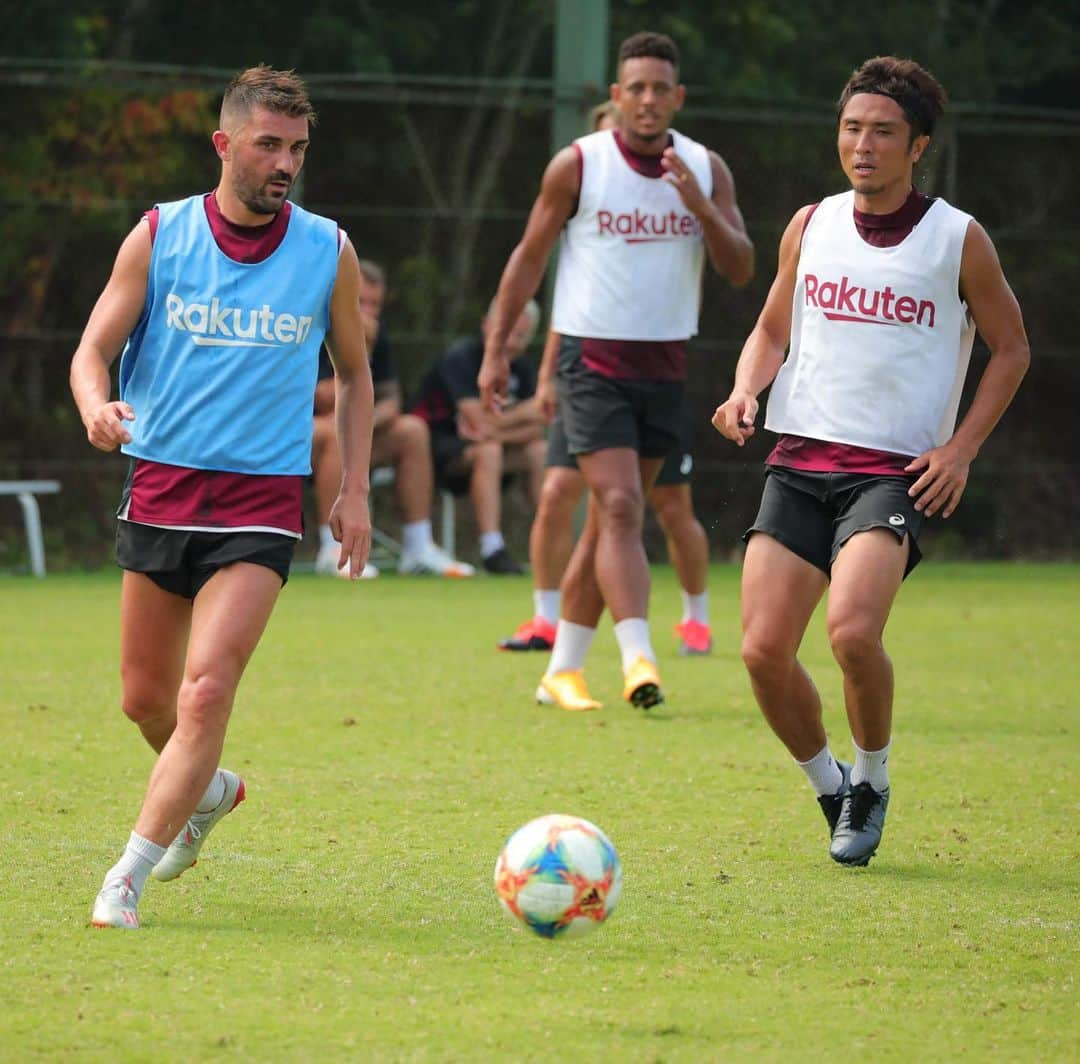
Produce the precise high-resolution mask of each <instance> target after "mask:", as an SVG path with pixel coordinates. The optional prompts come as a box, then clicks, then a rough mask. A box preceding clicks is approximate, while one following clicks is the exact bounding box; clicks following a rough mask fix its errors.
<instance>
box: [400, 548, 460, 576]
mask: <svg viewBox="0 0 1080 1064" xmlns="http://www.w3.org/2000/svg"><path fill="white" fill-rule="evenodd" d="M398 572H399V573H401V574H403V575H404V576H446V577H450V578H451V579H464V578H465V577H467V576H472V575H473V574H474V573H475V572H476V570H475V569H474V568H473V567H472V566H471V565H469V564H467V563H466V562H459V561H458V560H457V559H456V558H451V557H450V555H449V554H447V553H446V551H444V550H443V549H442V548H441V547H438V546H436V545H435V544H434V543H429V544H428V545H427V546H426V547H425V548H424V549H423V550H419V551H402V553H401V560H400V561H399V562H398Z"/></svg>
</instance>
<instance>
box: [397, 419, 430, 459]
mask: <svg viewBox="0 0 1080 1064" xmlns="http://www.w3.org/2000/svg"><path fill="white" fill-rule="evenodd" d="M396 428H397V432H398V434H399V435H400V437H401V443H402V448H403V449H404V450H407V451H414V452H421V451H423V452H426V451H427V449H428V447H429V446H430V437H431V432H430V430H429V429H428V424H427V422H426V421H425V420H424V419H423V418H420V417H417V416H416V415H415V414H402V415H401V416H400V417H399V418H398V419H397V422H396Z"/></svg>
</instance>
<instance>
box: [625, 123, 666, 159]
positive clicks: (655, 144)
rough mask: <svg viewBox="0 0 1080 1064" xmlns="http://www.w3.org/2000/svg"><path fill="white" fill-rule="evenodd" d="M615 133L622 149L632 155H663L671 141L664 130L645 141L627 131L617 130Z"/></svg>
mask: <svg viewBox="0 0 1080 1064" xmlns="http://www.w3.org/2000/svg"><path fill="white" fill-rule="evenodd" d="M615 132H616V134H617V135H618V137H619V140H621V141H622V145H623V147H624V148H626V150H627V151H629V152H633V153H634V155H663V153H664V149H665V148H666V147H667V146H668V144H669V143H670V141H671V134H670V131H669V130H666V129H665V130H664V132H663V133H661V134H660V135H659V136H656V137H649V138H648V139H647V140H646V139H645V138H643V137H639V136H637V135H636V134H635V133H634V132H633V131H632V130H629V129H617V130H616V131H615Z"/></svg>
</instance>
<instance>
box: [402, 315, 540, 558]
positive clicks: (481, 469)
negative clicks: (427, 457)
mask: <svg viewBox="0 0 1080 1064" xmlns="http://www.w3.org/2000/svg"><path fill="white" fill-rule="evenodd" d="M489 317H490V311H489V314H487V315H485V316H484V320H483V323H482V327H481V332H479V333H477V334H475V335H473V336H467V337H463V338H462V339H460V340H456V341H455V342H454V343H453V344H451V345H450V347H449V348H447V350H446V351H445V352H444V353H443V354H442V355H441V356H440V357H439V358H438V359H437V360H436V362H435V364H434V365H433V366H432V367H431V369H430V370H429V371H428V373H427V376H426V377H425V378H424V380H423V382H422V384H421V385H420V389H419V391H418V393H417V396H416V400H415V402H414V404H413V413H414V414H416V415H417V416H418V417H420V418H422V419H423V420H424V421H425V422H426V423H427V425H428V427H429V428H430V430H431V454H432V458H433V460H434V465H435V473H436V476H437V477H438V480H439V483H440V484H441V485H442V486H443V487H445V488H446V489H447V490H448V491H452V492H453V493H454V494H455V495H463V494H465V493H466V492H467V493H468V495H469V498H470V500H471V501H472V506H473V513H474V515H475V517H476V526H477V529H478V531H479V534H480V544H479V546H480V557H481V561H482V564H483V566H484V569H486V570H487V571H488V572H489V573H493V574H495V575H497V576H509V575H517V574H521V573H523V572H524V571H525V570H524V569H523V568H522V567H521V565H520V563H519V562H518V561H517V560H516V559H515V558H514V557H513V556H512V555H511V554H510V552H509V550H508V549H507V547H506V541H505V539H504V538H503V533H502V489H503V483H504V478H505V477H506V476H507V475H509V474H513V473H521V474H523V475H524V476H525V478H526V488H527V490H528V495H529V501H530V502H531V504H532V505H533V507H535V506H536V505H537V502H538V500H539V498H540V485H541V482H542V480H543V475H544V455H545V453H546V450H547V444H546V442H545V440H544V419H543V418H542V417H541V415H540V411H539V408H538V406H537V403H536V371H535V370H534V369H533V367H532V365H531V364H530V363H529V361H528V359H527V358H525V356H524V352H525V350H526V349H527V348H528V346H529V343H530V341H531V340H532V338H533V336H534V335H535V334H536V328H537V325H538V324H539V322H540V307H539V306H538V304H537V303H536V302H535V301H534V300H530V301H529V302H528V303H527V304H526V305H525V309H524V310H523V311H522V312H521V314H520V315H519V316H518V319H517V321H516V323H515V324H514V326H513V328H512V329H510V331H509V333H508V334H507V337H506V341H505V344H504V348H503V349H504V352H505V354H506V357H507V359H508V361H509V364H510V383H509V386H508V389H507V394H506V401H505V403H504V404H503V406H502V408H501V410H500V412H499V413H498V414H492V413H490V412H489V411H487V410H485V409H484V407H483V405H482V404H481V402H480V392H479V390H478V389H477V384H476V378H477V375H478V374H479V372H480V364H481V362H482V360H483V356H484V344H485V337H486V335H487V332H488V321H489Z"/></svg>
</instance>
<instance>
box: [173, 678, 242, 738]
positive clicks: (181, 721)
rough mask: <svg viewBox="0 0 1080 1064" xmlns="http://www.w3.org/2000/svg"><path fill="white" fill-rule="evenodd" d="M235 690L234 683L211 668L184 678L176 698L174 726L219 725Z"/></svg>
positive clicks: (223, 718) (198, 727)
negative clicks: (194, 675)
mask: <svg viewBox="0 0 1080 1064" xmlns="http://www.w3.org/2000/svg"><path fill="white" fill-rule="evenodd" d="M234 691H235V684H233V683H231V682H229V681H228V680H226V679H225V678H224V677H222V676H219V675H215V674H214V673H210V672H207V673H203V674H202V675H200V676H197V677H195V678H194V679H189V680H185V681H184V682H183V684H181V686H180V696H179V698H178V699H177V714H176V716H177V727H181V726H183V727H189V728H194V729H202V728H205V727H213V726H216V725H219V724H220V723H221V722H222V721H224V720H225V719H227V717H228V715H229V711H230V709H231V708H232V700H233V694H234Z"/></svg>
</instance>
